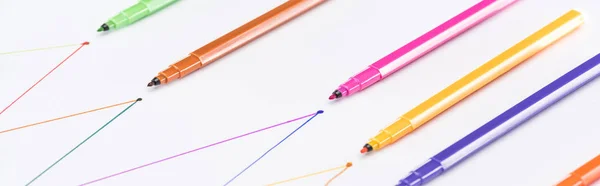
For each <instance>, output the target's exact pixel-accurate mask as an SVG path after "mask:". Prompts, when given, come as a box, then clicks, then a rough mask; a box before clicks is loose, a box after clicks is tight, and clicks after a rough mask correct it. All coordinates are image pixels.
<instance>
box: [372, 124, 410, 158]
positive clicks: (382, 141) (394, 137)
mask: <svg viewBox="0 0 600 186" xmlns="http://www.w3.org/2000/svg"><path fill="white" fill-rule="evenodd" d="M414 129H415V128H414V126H413V125H412V123H411V122H410V120H407V119H405V118H403V117H400V119H398V120H396V122H394V123H392V124H391V125H389V126H388V127H386V128H385V129H383V130H381V131H379V134H377V135H376V136H375V137H373V138H371V140H369V142H368V144H369V145H371V147H373V150H378V149H381V148H383V147H385V146H387V145H389V144H392V143H394V142H396V141H398V140H399V139H400V138H402V137H404V136H406V135H407V134H408V133H410V132H412V131H413V130H414Z"/></svg>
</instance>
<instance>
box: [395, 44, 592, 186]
mask: <svg viewBox="0 0 600 186" xmlns="http://www.w3.org/2000/svg"><path fill="white" fill-rule="evenodd" d="M598 64H600V54H598V55H596V56H594V57H592V58H591V59H589V60H588V61H586V62H584V63H582V64H581V65H579V66H577V67H575V68H574V69H573V70H571V71H569V72H567V73H566V74H564V75H562V76H561V77H559V78H558V79H556V80H554V81H553V82H552V83H550V84H548V85H546V86H545V87H544V88H542V89H540V90H538V91H537V92H535V93H533V94H532V95H530V96H529V97H527V98H525V99H524V100H523V101H521V102H519V103H517V104H516V105H514V106H513V107H511V108H510V109H508V110H506V111H504V113H502V114H500V115H499V116H497V117H496V118H494V119H492V120H491V121H489V122H487V123H486V124H484V125H483V126H481V127H479V128H478V129H476V130H475V131H473V132H471V133H470V134H468V135H467V136H465V137H464V138H462V139H460V140H458V141H457V142H456V143H454V144H452V145H450V146H449V147H448V148H446V149H444V150H442V152H440V153H438V154H436V155H435V156H433V157H431V158H429V159H428V160H427V162H425V163H424V164H423V165H422V166H420V167H419V168H417V169H415V170H414V171H411V172H410V174H409V175H408V176H406V177H405V178H404V179H402V180H400V181H399V183H398V184H397V185H396V186H419V185H424V184H426V183H428V182H429V181H431V180H433V179H434V178H436V177H438V176H439V175H441V174H442V173H444V172H445V171H446V170H448V169H450V168H451V167H453V166H455V165H456V164H458V163H460V162H461V161H463V160H465V159H467V158H468V157H469V156H471V155H473V154H475V153H476V152H478V151H479V150H481V149H483V148H484V147H486V146H487V145H489V144H490V143H492V142H494V141H495V140H496V139H498V138H500V137H502V136H504V135H505V134H507V133H508V132H510V131H511V130H512V129H514V128H516V127H518V126H519V125H521V124H522V123H524V122H525V121H527V120H529V119H530V118H532V117H534V116H535V115H537V114H538V113H540V112H542V111H544V110H545V109H546V108H548V107H550V106H552V105H553V104H554V103H556V102H557V101H559V100H561V99H562V98H564V97H565V96H567V95H569V94H570V93H572V92H574V91H575V90H577V89H578V88H579V87H581V86H583V85H585V84H587V83H588V82H590V81H592V80H594V79H595V78H596V77H598V76H599V75H600V65H598Z"/></svg>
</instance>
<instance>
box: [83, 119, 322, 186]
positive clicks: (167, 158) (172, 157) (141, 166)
mask: <svg viewBox="0 0 600 186" xmlns="http://www.w3.org/2000/svg"><path fill="white" fill-rule="evenodd" d="M315 115H316V113H312V114H308V115H305V116H302V117H298V118H296V119H292V120H289V121H285V122H282V123H278V124H275V125H271V126H268V127H265V128H262V129H258V130H255V131H252V132H248V133H245V134H242V135H239V136H235V137H232V138H229V139H226V140H223V141H219V142H216V143H213V144H210V145H206V146H203V147H200V148H197V149H193V150H190V151H187V152H184V153H180V154H177V155H174V156H170V157H166V158H163V159H160V160H157V161H154V162H151V163H147V164H144V165H140V166H137V167H134V168H131V169H127V170H125V171H121V172H118V173H115V174H111V175H108V176H105V177H102V178H99V179H96V180H93V181H89V182H86V183H84V184H80V185H79V186H84V185H89V184H92V183H96V182H99V181H102V180H105V179H108V178H112V177H115V176H118V175H121V174H125V173H128V172H131V171H134V170H137V169H141V168H144V167H147V166H150V165H154V164H157V163H161V162H164V161H167V160H170V159H174V158H177V157H179V156H183V155H186V154H189V153H192V152H196V151H199V150H202V149H206V148H209V147H212V146H215V145H219V144H221V143H225V142H228V141H231V140H235V139H238V138H241V137H245V136H248V135H251V134H254V133H258V132H262V131H265V130H268V129H271V128H275V127H279V126H281V125H285V124H289V123H292V122H294V121H298V120H301V119H304V118H307V117H311V116H313V117H314V116H315Z"/></svg>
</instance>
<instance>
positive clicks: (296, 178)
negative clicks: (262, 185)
mask: <svg viewBox="0 0 600 186" xmlns="http://www.w3.org/2000/svg"><path fill="white" fill-rule="evenodd" d="M350 166H352V163H351V162H348V163H346V165H342V166H339V167H334V168H330V169H326V170H322V171H319V172H314V173H310V174H306V175H303V176H298V177H294V178H290V179H287V180H283V181H278V182H275V183H270V184H267V186H273V185H277V184H282V183H287V182H291V181H295V180H299V179H302V178H307V177H311V176H316V175H319V174H323V173H326V172H331V171H334V170H339V169H343V168H347V167H350Z"/></svg>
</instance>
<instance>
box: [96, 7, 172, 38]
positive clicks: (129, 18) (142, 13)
mask: <svg viewBox="0 0 600 186" xmlns="http://www.w3.org/2000/svg"><path fill="white" fill-rule="evenodd" d="M175 1H177V0H140V2H138V3H137V4H135V5H133V6H131V7H129V8H127V9H125V10H123V11H121V12H119V14H117V15H116V16H114V17H112V18H110V19H109V20H108V21H107V22H106V23H104V24H102V26H100V28H98V32H102V31H108V30H114V29H118V28H123V27H125V26H127V25H130V24H132V23H134V22H136V21H138V20H140V19H142V18H144V17H146V16H148V15H150V14H153V13H155V12H157V11H159V10H161V9H163V8H165V7H167V6H169V5H171V4H172V3H174V2H175Z"/></svg>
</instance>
